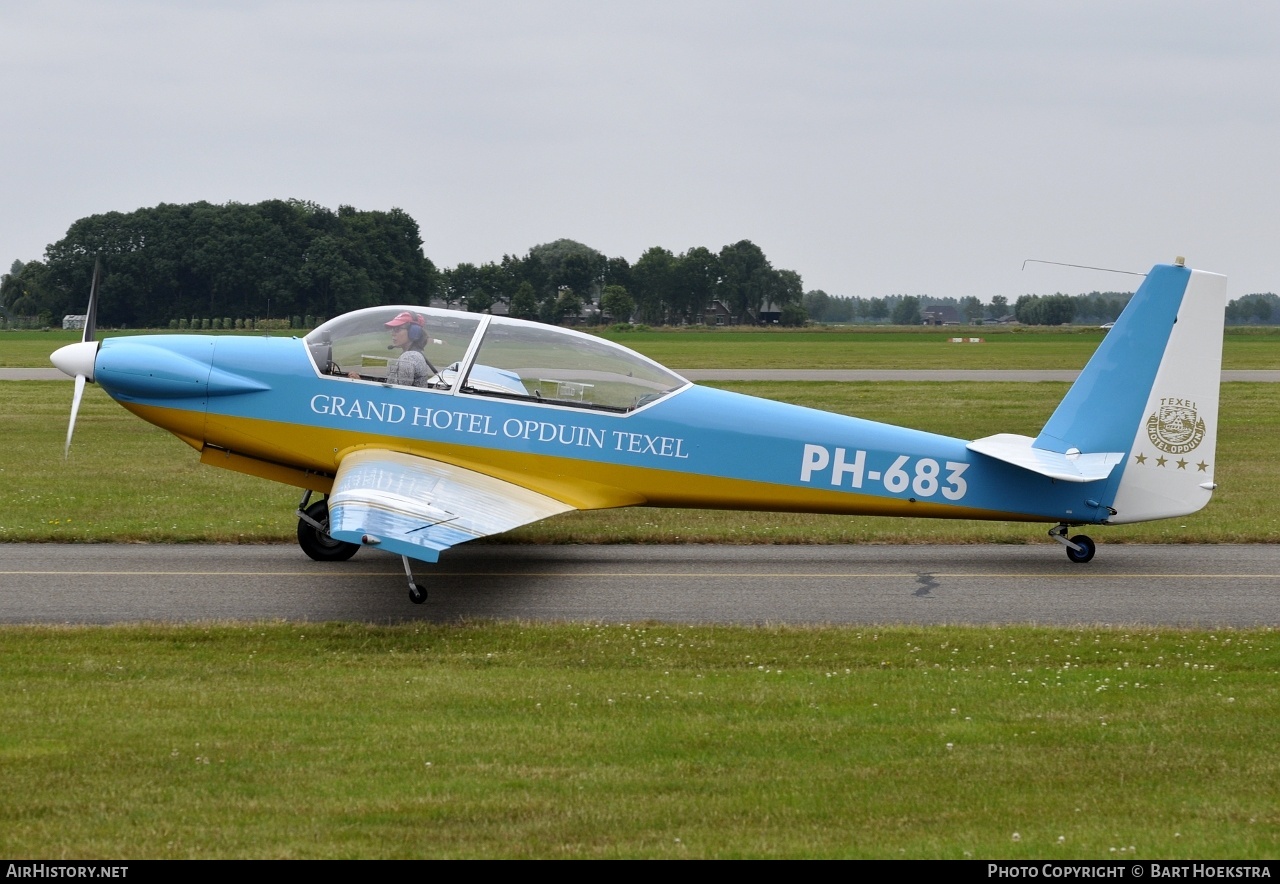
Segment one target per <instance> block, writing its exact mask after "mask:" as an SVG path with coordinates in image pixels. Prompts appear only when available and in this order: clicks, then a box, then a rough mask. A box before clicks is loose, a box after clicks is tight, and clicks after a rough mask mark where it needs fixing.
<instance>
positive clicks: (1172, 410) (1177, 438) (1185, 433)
mask: <svg viewBox="0 0 1280 884" xmlns="http://www.w3.org/2000/svg"><path fill="white" fill-rule="evenodd" d="M1204 431H1205V430H1204V420H1202V419H1201V418H1200V416H1199V415H1198V414H1197V413H1196V410H1195V408H1193V407H1192V406H1190V405H1162V406H1160V408H1159V409H1157V410H1156V411H1154V412H1152V414H1151V417H1149V418H1147V436H1148V438H1150V439H1151V444H1152V445H1154V446H1155V447H1156V448H1159V449H1160V450H1161V451H1165V452H1168V453H1169V454H1185V453H1186V452H1188V451H1191V450H1192V449H1194V448H1195V447H1196V446H1198V445H1199V444H1200V442H1201V440H1203V439H1204Z"/></svg>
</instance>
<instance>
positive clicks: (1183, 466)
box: [1178, 458, 1187, 470]
mask: <svg viewBox="0 0 1280 884" xmlns="http://www.w3.org/2000/svg"><path fill="white" fill-rule="evenodd" d="M1186 468H1187V462H1186V461H1185V460H1183V459H1182V458H1178V469H1180V470H1185V469H1186Z"/></svg>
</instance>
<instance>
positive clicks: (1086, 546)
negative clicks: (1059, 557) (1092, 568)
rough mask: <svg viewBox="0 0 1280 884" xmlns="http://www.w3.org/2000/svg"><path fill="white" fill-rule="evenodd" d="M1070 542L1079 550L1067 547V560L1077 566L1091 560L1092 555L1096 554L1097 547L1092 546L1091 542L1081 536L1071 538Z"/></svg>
mask: <svg viewBox="0 0 1280 884" xmlns="http://www.w3.org/2000/svg"><path fill="white" fill-rule="evenodd" d="M1071 542H1072V543H1074V544H1075V545H1076V546H1077V547H1079V549H1072V548H1071V547H1067V558H1069V559H1070V560H1071V561H1073V562H1076V563H1077V564H1081V565H1083V564H1084V563H1085V562H1087V561H1089V560H1090V559H1092V558H1093V554H1094V553H1095V552H1097V547H1096V546H1095V545H1094V543H1093V540H1092V539H1090V538H1088V537H1086V536H1085V535H1083V534H1077V535H1076V536H1075V537H1073V538H1071Z"/></svg>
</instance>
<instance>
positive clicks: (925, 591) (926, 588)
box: [911, 574, 938, 599]
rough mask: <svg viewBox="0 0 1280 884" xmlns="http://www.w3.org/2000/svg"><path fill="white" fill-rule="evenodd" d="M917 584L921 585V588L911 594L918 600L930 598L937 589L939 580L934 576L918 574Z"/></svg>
mask: <svg viewBox="0 0 1280 884" xmlns="http://www.w3.org/2000/svg"><path fill="white" fill-rule="evenodd" d="M916 583H919V584H920V588H919V589H917V590H916V591H915V592H913V593H911V594H912V595H913V596H915V597H916V598H921V599H922V598H926V597H928V595H929V594H930V593H931V592H932V591H933V590H934V589H937V587H938V578H937V577H934V576H933V575H932V574H917V575H916Z"/></svg>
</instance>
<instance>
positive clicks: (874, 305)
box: [804, 290, 1132, 325]
mask: <svg viewBox="0 0 1280 884" xmlns="http://www.w3.org/2000/svg"><path fill="white" fill-rule="evenodd" d="M1130 297H1132V295H1131V293H1129V292H1090V293H1089V294H1087V295H1063V294H1056V295H1023V296H1022V297H1020V298H1018V300H1017V301H1016V302H1014V303H1013V304H1010V303H1009V300H1008V298H1006V297H1004V296H1003V295H996V296H995V297H993V298H992V299H991V303H989V304H984V303H983V302H982V301H980V300H978V298H976V297H974V296H972V295H970V296H968V297H964V298H935V297H931V296H928V295H888V296H886V297H883V298H843V297H838V296H832V295H828V294H827V293H826V292H824V291H821V290H817V291H811V292H806V293H805V295H804V307H805V311H806V312H807V313H808V316H809V318H810V319H812V320H813V321H815V322H832V323H839V322H869V323H878V322H891V323H893V324H894V325H917V324H919V323H920V322H921V321H923V315H924V312H925V311H927V310H929V309H931V308H935V307H950V308H952V310H953V311H954V316H955V317H956V319H957V321H960V322H964V323H968V324H970V325H972V324H975V323H979V322H990V321H998V320H1005V319H1010V318H1012V319H1016V320H1017V321H1018V322H1021V323H1024V324H1027V325H1060V324H1063V323H1067V322H1087V323H1097V324H1102V323H1104V322H1112V321H1114V320H1115V318H1116V317H1117V316H1119V315H1120V311H1121V310H1123V309H1124V307H1125V304H1127V303H1129V298H1130Z"/></svg>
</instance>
